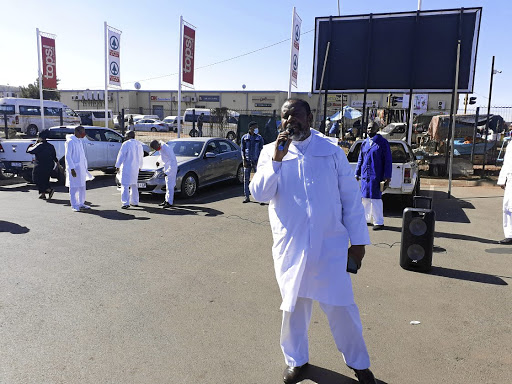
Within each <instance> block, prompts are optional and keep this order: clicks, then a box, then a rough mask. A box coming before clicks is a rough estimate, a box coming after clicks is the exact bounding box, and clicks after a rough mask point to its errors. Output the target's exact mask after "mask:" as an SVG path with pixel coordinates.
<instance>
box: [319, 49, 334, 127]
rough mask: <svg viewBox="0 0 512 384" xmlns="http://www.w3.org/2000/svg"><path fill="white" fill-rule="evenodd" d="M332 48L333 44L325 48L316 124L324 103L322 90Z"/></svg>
mask: <svg viewBox="0 0 512 384" xmlns="http://www.w3.org/2000/svg"><path fill="white" fill-rule="evenodd" d="M330 47H331V42H330V41H328V42H327V47H326V48H325V57H324V66H323V68H322V76H321V77H320V88H319V90H320V92H319V93H318V103H317V105H316V119H315V122H317V123H318V112H319V111H320V103H321V102H322V88H323V85H324V74H325V67H326V65H327V57H328V56H329V48H330ZM324 120H325V116H324Z"/></svg>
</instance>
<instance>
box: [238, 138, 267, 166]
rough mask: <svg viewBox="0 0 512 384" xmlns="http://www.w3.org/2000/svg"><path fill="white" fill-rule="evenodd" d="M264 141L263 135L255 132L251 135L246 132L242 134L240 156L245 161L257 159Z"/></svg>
mask: <svg viewBox="0 0 512 384" xmlns="http://www.w3.org/2000/svg"><path fill="white" fill-rule="evenodd" d="M263 145H264V141H263V137H261V136H260V135H258V134H257V133H255V134H254V135H251V134H249V133H246V134H245V135H243V136H242V141H241V147H242V158H243V159H244V160H245V161H256V162H257V161H258V158H259V157H260V152H261V149H262V148H263Z"/></svg>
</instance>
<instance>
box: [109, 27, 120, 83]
mask: <svg viewBox="0 0 512 384" xmlns="http://www.w3.org/2000/svg"><path fill="white" fill-rule="evenodd" d="M120 47H121V33H119V32H116V31H113V30H112V29H110V28H109V29H108V74H109V76H108V84H109V85H115V86H118V87H120V86H121V67H120V59H119V52H120Z"/></svg>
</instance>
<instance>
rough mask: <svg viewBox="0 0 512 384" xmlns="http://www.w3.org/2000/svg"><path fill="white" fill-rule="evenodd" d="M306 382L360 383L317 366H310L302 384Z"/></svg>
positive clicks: (382, 383)
mask: <svg viewBox="0 0 512 384" xmlns="http://www.w3.org/2000/svg"><path fill="white" fill-rule="evenodd" d="M305 380H310V381H312V382H313V383H316V384H356V383H358V382H359V381H357V380H356V379H352V378H351V377H348V376H345V375H342V374H341V373H338V372H334V371H331V370H330V369H326V368H322V367H319V366H316V365H312V364H309V365H308V367H307V369H306V371H305V372H304V374H303V375H302V381H301V382H300V383H303V384H306V383H307V382H306V381H305ZM377 383H378V384H387V383H386V382H384V381H381V380H377Z"/></svg>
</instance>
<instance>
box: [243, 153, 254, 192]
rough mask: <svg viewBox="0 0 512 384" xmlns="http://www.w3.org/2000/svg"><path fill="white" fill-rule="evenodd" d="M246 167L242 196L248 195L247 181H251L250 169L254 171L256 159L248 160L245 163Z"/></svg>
mask: <svg viewBox="0 0 512 384" xmlns="http://www.w3.org/2000/svg"><path fill="white" fill-rule="evenodd" d="M246 165H247V166H248V167H245V168H244V196H245V197H249V195H250V194H251V192H250V191H249V182H250V181H251V170H254V172H256V165H257V162H256V161H249V162H247V164H246Z"/></svg>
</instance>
